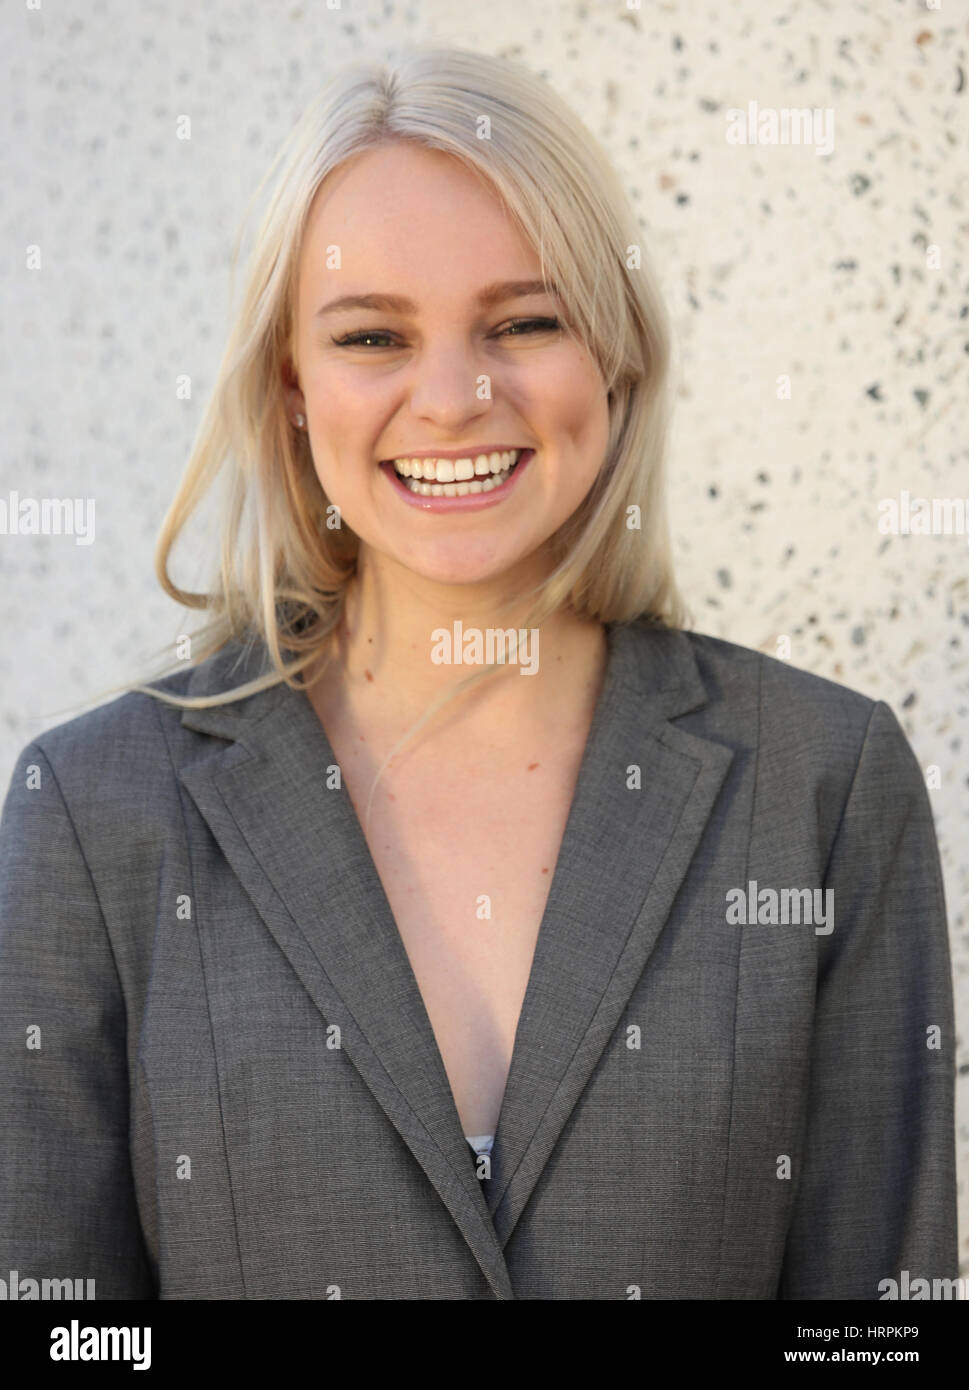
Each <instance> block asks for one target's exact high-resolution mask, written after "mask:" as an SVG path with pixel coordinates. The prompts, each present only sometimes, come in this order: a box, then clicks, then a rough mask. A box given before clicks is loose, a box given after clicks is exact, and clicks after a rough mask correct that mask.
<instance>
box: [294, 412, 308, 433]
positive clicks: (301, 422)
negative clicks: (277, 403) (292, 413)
mask: <svg viewBox="0 0 969 1390" xmlns="http://www.w3.org/2000/svg"><path fill="white" fill-rule="evenodd" d="M293 424H294V425H295V426H296V428H297V429H298V430H301V429H303V427H304V426H305V424H306V416H305V415H297V416H296V419H295V420H294V421H293Z"/></svg>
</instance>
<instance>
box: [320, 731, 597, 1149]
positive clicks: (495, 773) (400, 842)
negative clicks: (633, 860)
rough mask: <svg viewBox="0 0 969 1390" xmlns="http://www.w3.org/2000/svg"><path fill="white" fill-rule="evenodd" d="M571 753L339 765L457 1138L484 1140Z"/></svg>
mask: <svg viewBox="0 0 969 1390" xmlns="http://www.w3.org/2000/svg"><path fill="white" fill-rule="evenodd" d="M582 747H583V746H582V744H581V743H580V742H578V741H574V742H572V743H564V744H562V745H560V746H558V747H556V748H553V747H551V746H548V747H544V748H542V749H536V748H535V747H532V748H531V749H529V750H526V749H524V748H519V749H511V750H506V751H505V752H504V753H502V754H501V755H500V756H498V755H496V754H494V753H491V754H489V751H488V750H487V748H485V747H482V749H481V752H480V753H475V752H471V753H469V752H468V751H467V749H465V751H464V753H463V755H462V756H461V757H460V758H456V757H454V756H452V757H451V758H449V759H447V760H441V759H439V758H435V760H434V761H433V762H431V761H429V760H428V759H427V757H426V756H425V757H424V758H421V757H420V756H418V757H415V758H413V759H410V760H409V761H408V762H407V763H406V764H405V765H404V766H402V767H401V768H400V769H399V770H397V771H393V770H391V771H390V772H389V773H388V772H385V774H384V776H383V777H382V778H381V780H380V783H379V784H378V788H377V792H376V795H375V796H374V800H373V806H372V808H371V814H370V820H369V824H367V823H366V800H367V796H368V795H369V787H370V783H371V781H372V774H371V768H370V764H369V760H368V759H367V757H366V754H365V753H364V752H363V751H362V750H361V749H360V748H359V740H358V748H357V750H356V752H354V750H353V746H352V742H351V743H350V744H348V745H345V746H344V748H343V752H342V754H341V752H340V750H339V749H335V751H336V752H337V756H338V757H339V758H340V762H341V767H342V768H343V769H344V771H345V774H346V776H345V785H346V786H347V789H348V791H349V793H350V796H351V800H352V801H353V804H354V809H355V811H356V813H357V818H358V821H359V822H360V825H361V828H363V829H364V834H365V838H366V840H367V845H368V848H369V850H370V854H371V857H372V859H373V862H374V866H375V868H376V870H377V873H378V875H379V877H380V880H381V883H382V885H383V888H384V892H385V894H386V897H387V901H388V903H389V905H390V909H391V912H392V913H393V916H394V920H395V923H396V925H397V930H398V932H399V934H400V937H401V940H402V942H403V945H404V949H405V951H406V953H407V957H408V960H409V962H410V965H411V969H412V970H413V973H414V977H415V979H416V981H417V985H418V988H419V990H420V993H421V996H422V999H423V1002H424V1005H425V1008H426V1011H427V1015H428V1018H429V1021H430V1024H431V1027H432V1030H433V1032H434V1036H435V1039H436V1042H437V1046H438V1050H439V1052H440V1054H441V1059H442V1061H443V1063H444V1068H445V1071H446V1072H447V1076H448V1080H449V1082H450V1085H451V1091H452V1094H453V1096H454V1100H455V1105H456V1108H457V1111H458V1114H459V1116H460V1119H461V1122H462V1126H463V1128H464V1132H465V1133H466V1134H493V1133H494V1132H495V1128H496V1126H497V1123H498V1118H499V1113H500V1110H501V1102H502V1097H503V1095H504V1090H505V1084H506V1081H507V1078H508V1071H509V1067H510V1064H511V1058H512V1052H513V1049H514V1043H515V1034H516V1030H517V1026H518V1020H519V1016H520V1013H521V1008H522V1002H523V1000H524V997H525V991H526V988H527V986H528V980H529V975H530V972H531V967H532V961H533V958H534V955H535V948H536V943H537V940H538V934H539V928H540V926H541V922H542V917H543V914H544V911H545V905H546V900H547V898H548V893H549V888H550V886H551V882H552V877H553V875H554V873H555V866H556V862H557V860H558V855H559V851H560V848H561V844H562V837H563V834H564V831H565V826H566V822H567V820H568V816H569V811H570V808H571V805H572V800H573V795H574V791H575V783H576V779H577V775H578V769H579V766H580V764H581V758H582Z"/></svg>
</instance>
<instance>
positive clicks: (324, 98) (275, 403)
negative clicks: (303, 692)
mask: <svg viewBox="0 0 969 1390" xmlns="http://www.w3.org/2000/svg"><path fill="white" fill-rule="evenodd" d="M483 132H486V138H482V133H483ZM401 140H406V141H413V142H417V143H418V144H420V145H423V146H425V147H428V148H430V149H433V150H439V151H444V152H446V153H449V154H451V155H453V156H455V157H456V158H457V159H459V160H462V161H463V162H464V163H465V164H466V165H469V166H470V167H471V168H472V170H475V171H477V172H478V173H480V174H482V175H484V176H485V178H486V179H488V180H489V181H490V184H491V186H492V187H493V188H494V190H495V192H496V194H497V196H498V197H499V198H500V200H501V201H502V203H503V204H504V205H505V207H506V208H507V209H508V211H509V213H510V215H511V216H512V217H513V219H514V220H515V222H516V224H517V226H518V227H519V228H520V230H521V232H522V233H523V235H524V237H525V238H526V239H527V241H528V242H529V243H530V244H531V245H532V246H533V247H534V248H535V249H536V252H537V254H538V256H539V258H540V261H541V267H542V276H543V279H545V281H546V282H547V283H550V284H553V285H554V286H555V289H556V293H557V295H558V297H559V299H560V300H561V302H562V304H563V306H564V308H565V311H566V316H567V318H568V320H569V325H568V326H569V329H570V331H573V332H574V333H575V335H576V337H577V338H578V339H579V340H580V341H581V342H582V343H583V344H584V345H585V346H586V348H587V349H588V350H589V352H590V354H591V355H592V357H593V358H594V360H595V361H596V362H597V363H598V366H599V368H600V371H601V373H602V376H603V379H604V381H605V384H606V387H607V390H608V393H609V394H608V404H609V435H608V444H607V451H606V456H605V459H604V462H603V466H602V468H601V470H600V473H599V475H598V477H597V479H596V482H595V483H594V485H593V487H592V489H591V490H590V492H589V494H588V495H587V497H586V498H585V499H584V500H583V502H582V504H581V505H580V506H579V508H578V509H577V510H576V512H575V513H574V514H573V515H572V516H571V517H570V518H569V519H568V521H567V522H566V523H565V524H564V525H563V526H561V527H560V528H559V530H558V532H556V534H555V535H554V536H553V537H552V538H551V539H550V541H549V553H550V557H551V560H552V569H551V573H550V574H549V576H548V577H547V579H546V580H545V581H544V582H543V583H542V584H541V585H540V586H539V587H538V589H537V590H536V593H537V599H536V602H535V603H534V605H533V607H532V610H531V612H530V614H529V615H528V617H527V618H526V619H525V621H524V623H523V624H522V626H523V627H525V628H528V627H534V626H537V625H538V624H540V623H541V622H542V621H543V620H544V619H545V618H547V617H548V616H550V615H551V614H552V613H554V612H556V611H557V610H558V609H560V608H562V607H569V608H571V609H572V610H574V612H575V613H576V614H577V615H578V616H580V617H586V618H590V619H596V620H598V621H600V622H603V623H615V622H625V621H629V620H632V619H635V618H639V617H644V616H645V617H648V618H649V619H651V620H652V621H654V622H655V623H657V624H663V625H667V626H684V625H686V623H687V622H688V617H687V614H686V612H685V610H684V607H683V604H682V600H681V598H680V595H679V593H678V591H677V588H676V585H675V582H674V579H673V573H672V561H671V552H670V541H669V531H668V522H667V514H666V497H665V453H666V442H667V434H668V425H669V413H670V398H669V397H670V393H669V364H670V331H669V326H668V321H667V315H666V310H665V306H664V304H663V301H662V298H661V295H660V292H659V289H658V287H657V283H656V280H655V276H654V273H653V271H652V269H651V266H650V264H649V260H648V257H647V255H646V251H645V248H644V247H643V245H642V233H641V231H640V229H639V226H638V223H637V220H636V216H635V214H634V212H633V211H632V208H631V207H630V205H629V203H628V201H627V199H626V196H625V194H624V192H623V190H622V188H621V185H620V183H619V181H618V178H617V176H616V175H615V173H614V171H613V170H612V168H611V166H610V164H609V161H608V159H607V157H606V155H605V154H604V152H603V151H602V149H601V148H600V146H599V145H598V143H597V142H596V141H595V139H594V138H593V137H592V135H591V134H590V133H589V132H588V131H587V130H586V128H585V127H584V126H583V124H582V123H581V121H580V120H579V119H578V117H577V116H576V115H575V114H574V113H573V112H572V111H571V110H570V108H569V107H568V106H567V105H566V103H565V102H564V101H563V100H562V99H561V98H560V97H559V96H557V95H556V94H555V92H553V91H552V89H551V88H550V87H549V86H548V85H547V84H546V83H545V81H544V80H542V79H541V78H539V77H538V76H536V75H535V74H533V73H531V72H529V71H528V70H527V69H525V68H523V67H520V66H519V65H517V64H516V63H513V62H511V61H509V60H507V59H504V58H497V57H491V56H487V55H482V54H479V53H472V52H466V51H463V50H461V49H456V48H444V47H406V48H403V49H396V50H394V51H393V53H392V54H391V56H390V57H389V58H387V59H386V60H382V61H381V60H376V61H375V60H370V61H364V62H357V63H355V64H353V65H351V66H348V67H346V68H344V69H343V70H341V71H340V72H339V73H338V74H337V75H336V76H335V77H334V78H333V79H332V80H331V81H330V82H328V83H327V85H326V86H325V87H324V88H323V90H322V91H321V92H320V93H319V95H318V96H317V97H316V98H315V100H314V101H313V102H312V103H311V104H310V106H309V107H308V108H307V109H306V111H305V112H304V114H303V115H302V117H301V118H300V120H299V121H298V123H297V124H296V125H295V127H294V128H293V130H292V131H291V132H290V134H289V136H288V138H287V139H286V140H285V142H284V144H283V146H282V148H281V149H280V151H279V153H278V154H277V156H276V159H275V160H274V162H273V164H272V165H271V166H270V168H269V170H268V171H267V173H266V175H265V177H264V179H263V181H262V183H261V184H260V185H259V187H258V188H257V190H256V193H255V195H254V198H253V202H255V201H257V200H258V199H259V198H260V197H261V196H262V194H263V192H264V191H265V189H266V188H267V186H269V185H272V193H271V197H270V199H269V202H268V206H267V208H266V210H265V212H264V215H263V217H262V221H261V225H260V227H259V230H258V233H257V235H256V238H255V243H254V247H253V249H252V251H251V254H250V256H249V260H248V265H247V270H246V275H245V281H244V291H243V297H242V303H241V307H240V308H239V310H238V313H237V315H236V317H235V322H234V327H233V329H232V332H231V336H230V338H229V341H228V344H227V346H226V349H225V354H224V357H223V360H222V363H221V367H220V370H219V374H218V378H217V381H216V384H215V387H214V390H213V392H212V396H211V399H210V400H209V402H208V406H207V408H206V410H205V413H204V416H203V419H202V422H201V426H200V429H199V432H198V435H197V437H196V440H195V442H194V445H193V448H192V451H191V455H190V457H189V460H188V464H187V467H186V470H185V473H184V476H183V478H182V481H181V483H180V485H179V488H178V491H177V493H176V496H175V498H174V500H173V502H172V505H171V508H170V510H169V512H168V514H167V516H166V517H165V520H164V523H163V525H162V530H161V534H160V536H159V540H158V547H157V552H156V560H155V566H156V572H157V575H158V578H159V581H160V583H161V585H162V587H163V588H164V589H165V591H166V592H167V593H168V594H169V595H170V596H171V597H172V598H174V599H176V600H177V601H178V602H179V603H181V604H184V605H186V606H187V607H189V608H195V609H201V610H203V611H204V612H205V613H206V614H207V618H208V621H207V622H206V623H205V625H204V626H203V627H202V628H201V629H200V630H199V631H198V632H197V633H195V634H194V637H193V643H192V651H193V656H192V662H191V664H195V663H196V662H199V661H202V660H204V659H205V658H206V657H208V656H210V655H212V654H213V653H214V652H216V651H218V650H220V649H221V648H222V647H223V646H224V645H225V644H226V643H227V642H229V641H230V640H232V639H244V640H247V641H249V642H253V641H256V640H261V641H262V642H263V643H264V644H265V648H266V650H267V652H268V655H269V658H270V663H271V665H270V668H269V669H268V670H267V672H266V673H265V674H263V675H261V676H260V677H258V678H257V679H255V680H251V681H248V682H247V683H246V684H244V685H241V686H238V687H235V688H233V689H231V690H226V691H222V692H219V693H216V694H213V695H210V696H208V697H196V698H189V697H187V696H180V695H178V694H177V693H175V692H173V691H171V690H159V689H156V688H154V687H152V686H150V685H148V684H134V683H132V684H130V685H129V686H127V687H125V688H127V689H137V690H141V691H143V692H145V693H147V694H150V695H152V696H154V697H155V698H157V699H160V700H164V701H166V702H167V703H169V704H174V705H180V706H183V707H185V706H196V707H197V706H209V705H217V704H224V703H227V702H230V701H234V700H238V699H242V698H244V697H245V696H247V695H250V694H254V693H255V692H256V691H258V690H261V689H265V688H267V687H268V686H271V685H275V684H278V683H279V682H281V681H285V682H287V683H288V684H289V685H291V686H293V687H294V688H297V689H299V688H305V682H302V681H300V680H299V677H300V675H301V673H302V672H304V671H305V670H306V668H307V667H308V666H311V665H312V664H313V663H314V662H316V661H317V660H319V659H320V658H321V657H322V658H324V659H327V658H328V657H329V656H332V650H333V634H334V629H335V628H336V627H337V625H338V623H339V621H340V617H341V614H342V611H343V603H344V597H345V590H346V586H347V584H348V582H349V580H350V579H351V578H352V577H353V575H354V573H355V570H356V556H357V549H358V539H357V537H356V536H355V535H354V534H353V533H352V531H351V530H350V529H349V528H348V527H347V526H345V525H337V526H336V527H333V528H332V529H331V526H330V525H328V512H327V507H328V505H329V503H328V499H327V497H326V496H325V494H324V492H323V489H322V486H321V484H320V482H319V479H318V477H317V475H316V472H315V470H314V468H313V462H312V457H311V455H310V449H309V442H308V437H307V436H306V434H305V432H303V431H297V430H296V429H295V428H294V426H293V425H292V424H291V423H290V419H289V414H288V412H287V409H286V401H285V396H284V381H283V374H282V369H283V364H284V362H285V360H286V358H287V357H289V358H291V359H292V360H295V354H294V344H295V324H296V314H295V307H296V285H297V272H298V266H299V258H300V250H301V245H302V240H303V233H304V228H305V224H306V219H307V214H308V212H309V209H310V205H311V204H312V202H313V199H314V196H315V194H316V192H317V190H318V189H319V187H320V185H321V184H322V182H323V180H324V179H325V178H326V177H327V175H328V174H330V173H332V172H333V171H334V170H335V169H337V168H338V167H339V166H340V164H341V163H342V162H343V161H345V160H347V159H349V158H351V157H352V156H354V155H356V154H359V153H361V152H362V151H364V150H367V149H370V148H373V147H374V146H376V145H381V144H386V143H388V142H396V141H401ZM251 207H252V203H250V210H251ZM244 229H245V219H244V221H243V228H242V229H241V230H240V234H239V237H238V238H237V241H236V246H235V252H234V256H233V263H232V264H233V283H234V282H235V271H236V265H237V261H238V256H239V247H240V243H241V239H242V235H243V232H244ZM223 470H225V473H224V474H223V477H224V479H225V481H227V483H228V498H227V503H226V505H225V509H224V514H223V519H222V538H221V557H220V563H219V565H218V570H217V573H216V575H215V576H214V577H213V581H212V583H211V585H210V587H209V591H208V592H203V593H195V592H191V591H187V590H185V589H182V588H180V587H179V586H178V585H176V584H175V583H174V582H173V581H172V579H171V577H170V575H169V561H170V556H171V551H172V547H173V545H174V544H175V541H176V540H177V538H178V536H179V534H180V532H181V531H182V528H183V527H184V525H185V523H186V521H187V520H188V519H189V517H190V516H191V515H192V514H193V513H194V511H195V510H196V508H197V507H198V505H199V503H200V502H201V501H202V499H203V497H204V496H205V495H206V494H207V493H208V491H209V489H210V488H211V486H212V484H213V482H214V481H215V479H216V477H217V476H218V475H219V474H220V473H223ZM637 519H638V524H633V522H634V521H636V520H637ZM173 664H174V663H173V662H172V661H171V659H170V658H169V661H168V666H169V667H171V666H172V665H173ZM179 664H180V665H184V663H179ZM497 665H498V663H493V664H492V665H491V666H487V667H484V668H482V669H480V670H479V671H477V672H476V673H475V674H474V675H472V676H470V677H468V678H466V679H465V680H464V681H462V682H460V683H459V684H458V685H457V686H455V687H454V688H453V689H452V690H450V691H448V692H446V693H445V695H444V696H442V697H440V699H439V700H438V701H436V702H435V704H434V705H433V706H432V707H431V708H430V709H429V710H428V711H427V713H426V714H425V715H424V717H423V719H422V720H421V721H420V724H419V725H417V726H415V730H412V731H411V733H413V732H414V731H416V728H419V727H420V725H421V724H423V723H424V722H425V720H426V719H427V718H429V717H430V716H431V714H433V713H434V711H435V709H437V708H438V707H439V705H440V704H441V703H442V702H443V701H444V700H445V699H449V698H452V697H453V696H454V695H455V694H457V693H459V692H460V691H461V690H463V689H465V688H466V687H467V686H469V685H470V684H472V683H473V682H475V681H476V680H479V679H481V678H482V677H483V676H485V675H488V674H489V673H490V672H491V671H493V670H495V669H496V667H497ZM409 736H411V734H410V733H409V734H408V735H407V736H405V737H409ZM391 756H392V755H391ZM378 776H379V774H378ZM375 785H376V783H375Z"/></svg>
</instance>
